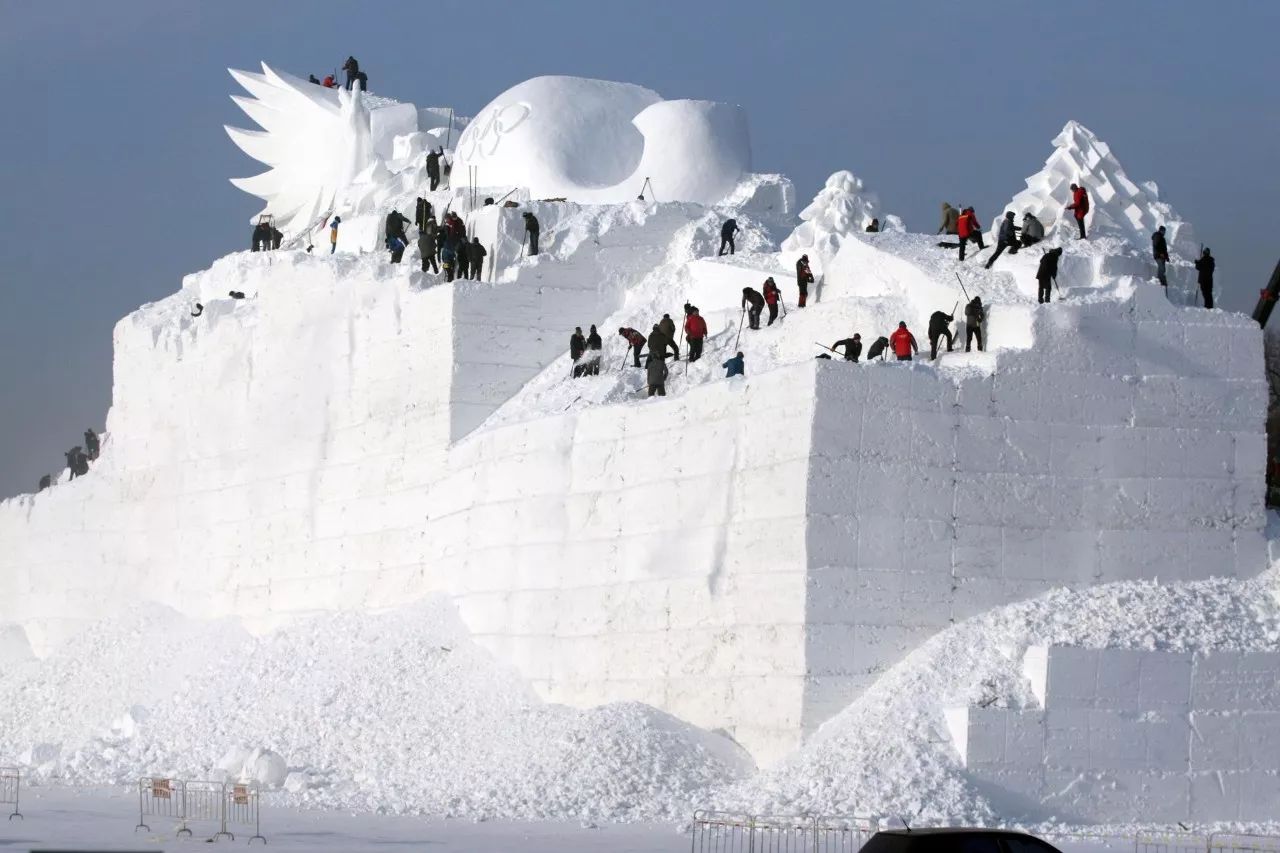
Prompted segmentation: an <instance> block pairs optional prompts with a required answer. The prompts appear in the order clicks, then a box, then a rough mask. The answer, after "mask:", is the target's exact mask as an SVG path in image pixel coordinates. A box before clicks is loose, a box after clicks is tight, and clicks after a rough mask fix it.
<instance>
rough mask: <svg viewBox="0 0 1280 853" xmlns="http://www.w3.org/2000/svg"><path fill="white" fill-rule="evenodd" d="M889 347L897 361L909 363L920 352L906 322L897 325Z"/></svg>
mask: <svg viewBox="0 0 1280 853" xmlns="http://www.w3.org/2000/svg"><path fill="white" fill-rule="evenodd" d="M961 245H964V244H963V243H962V244H961ZM889 346H891V347H893V354H894V355H896V356H897V357H898V361H911V354H912V353H916V352H919V351H920V347H918V346H917V345H916V336H915V335H913V334H911V332H910V331H909V330H908V329H907V321H906V320H903V321H902V322H900V323H898V331H896V332H894V333H893V334H892V335H890V336H889Z"/></svg>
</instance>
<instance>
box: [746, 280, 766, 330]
mask: <svg viewBox="0 0 1280 853" xmlns="http://www.w3.org/2000/svg"><path fill="white" fill-rule="evenodd" d="M742 307H743V308H746V309H747V327H748V328H750V329H759V328H760V314H761V313H762V312H763V311H764V297H763V296H761V295H760V291H758V290H756V289H755V288H754V287H744V288H742Z"/></svg>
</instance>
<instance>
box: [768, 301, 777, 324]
mask: <svg viewBox="0 0 1280 853" xmlns="http://www.w3.org/2000/svg"><path fill="white" fill-rule="evenodd" d="M776 319H778V303H776V302H771V303H769V325H770V326H772V325H773V321H774V320H776Z"/></svg>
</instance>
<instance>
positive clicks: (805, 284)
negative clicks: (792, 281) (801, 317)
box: [796, 255, 813, 308]
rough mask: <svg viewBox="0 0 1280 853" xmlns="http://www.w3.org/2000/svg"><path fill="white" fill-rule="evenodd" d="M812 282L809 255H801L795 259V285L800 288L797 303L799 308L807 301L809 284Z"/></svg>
mask: <svg viewBox="0 0 1280 853" xmlns="http://www.w3.org/2000/svg"><path fill="white" fill-rule="evenodd" d="M811 284H813V270H811V269H809V256H808V255H801V256H800V260H798V261H796V287H798V288H799V289H800V299H799V300H797V303H796V304H798V305H799V306H800V307H801V308H803V307H804V306H805V304H806V303H807V302H808V301H809V285H811Z"/></svg>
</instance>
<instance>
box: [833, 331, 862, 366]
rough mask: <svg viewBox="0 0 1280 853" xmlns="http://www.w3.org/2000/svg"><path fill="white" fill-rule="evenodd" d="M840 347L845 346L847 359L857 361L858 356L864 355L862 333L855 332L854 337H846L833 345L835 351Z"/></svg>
mask: <svg viewBox="0 0 1280 853" xmlns="http://www.w3.org/2000/svg"><path fill="white" fill-rule="evenodd" d="M839 347H844V360H845V361H857V360H858V356H860V355H862V335H856V334H855V335H854V336H853V337H852V338H845V339H843V340H839V341H836V342H835V343H834V344H832V345H831V349H832V350H833V351H834V350H836V349H837V348H839Z"/></svg>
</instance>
